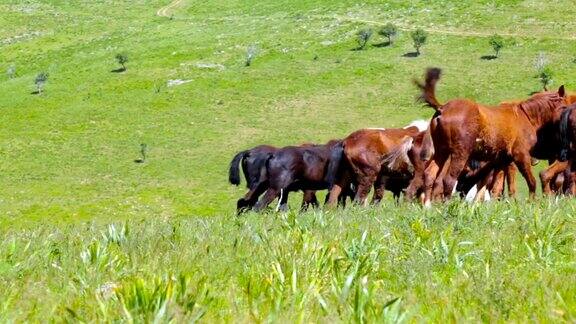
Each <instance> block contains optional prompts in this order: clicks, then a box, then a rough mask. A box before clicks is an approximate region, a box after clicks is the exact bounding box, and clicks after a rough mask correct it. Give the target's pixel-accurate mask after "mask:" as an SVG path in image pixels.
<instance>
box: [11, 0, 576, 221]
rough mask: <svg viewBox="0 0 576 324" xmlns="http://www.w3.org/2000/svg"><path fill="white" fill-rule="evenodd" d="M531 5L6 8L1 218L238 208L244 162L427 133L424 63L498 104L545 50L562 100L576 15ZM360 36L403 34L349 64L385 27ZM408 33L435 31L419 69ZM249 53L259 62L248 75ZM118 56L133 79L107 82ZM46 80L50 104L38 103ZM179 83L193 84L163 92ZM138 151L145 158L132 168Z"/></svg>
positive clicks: (35, 4)
mask: <svg viewBox="0 0 576 324" xmlns="http://www.w3.org/2000/svg"><path fill="white" fill-rule="evenodd" d="M538 3H539V2H536V1H534V2H530V1H516V2H510V1H501V2H486V3H482V2H478V1H475V2H471V1H468V2H457V1H454V2H451V1H442V2H438V3H437V4H435V5H427V4H426V2H422V3H420V4H410V5H408V4H406V3H405V2H404V1H389V2H384V3H377V2H369V3H367V4H364V5H357V4H355V3H354V2H352V1H340V2H334V1H328V2H322V1H300V2H286V3H282V2H278V1H257V2H256V1H254V2H251V1H250V2H245V1H213V2H210V4H197V3H194V2H192V1H182V2H181V3H180V4H179V5H176V6H175V7H173V9H171V10H169V11H168V12H169V14H170V15H173V19H169V18H166V17H159V16H157V15H156V13H157V11H158V10H159V9H160V8H162V7H163V6H165V5H167V3H166V2H165V1H146V2H144V1H130V2H118V1H115V2H113V3H112V2H108V1H91V2H90V3H84V4H72V3H70V2H67V1H30V2H28V3H21V2H19V1H12V2H8V3H3V4H2V5H1V8H2V11H1V12H2V16H3V18H5V19H2V20H1V22H0V24H1V26H2V28H1V34H0V38H1V39H2V52H1V54H0V55H1V57H2V60H1V70H4V71H5V70H6V69H8V67H9V66H12V65H13V66H15V67H16V78H14V79H11V80H8V79H7V76H6V75H3V76H2V82H0V107H1V109H2V115H1V117H0V118H1V121H2V136H1V137H0V152H1V156H2V157H3V158H2V159H1V160H0V180H1V182H2V183H3V184H4V185H3V186H2V187H1V188H0V195H1V197H2V198H3V199H2V200H3V201H2V204H1V205H0V212H1V213H2V214H4V215H7V217H5V219H8V220H13V219H22V218H24V219H45V218H50V219H70V220H77V219H103V218H106V219H117V218H118V217H121V218H124V217H131V216H135V215H136V214H138V215H140V214H146V215H150V216H152V215H156V214H159V213H161V214H168V215H173V216H190V215H213V214H215V213H221V212H229V211H230V210H231V209H233V206H234V202H233V200H234V199H233V198H236V197H237V196H239V195H241V193H242V190H241V189H235V188H233V187H231V186H229V185H228V184H227V183H226V182H225V179H226V175H225V174H226V168H227V164H228V162H229V160H230V159H231V157H232V155H233V154H234V153H235V152H237V151H239V150H241V149H244V148H247V147H250V146H252V145H256V144H260V143H269V144H275V145H287V144H294V143H300V142H322V141H325V140H327V139H331V138H338V137H343V136H345V135H346V134H348V133H350V132H351V131H353V130H355V129H358V128H361V127H368V126H383V127H395V126H402V125H404V124H406V123H408V122H409V121H411V120H413V119H415V118H428V117H429V116H430V115H431V111H429V110H427V109H426V108H421V107H420V106H419V105H417V104H415V103H414V96H415V90H414V89H413V87H412V85H411V83H410V80H411V79H412V78H414V77H420V76H421V74H422V72H423V70H424V68H425V67H427V66H430V65H434V66H440V67H443V68H444V69H445V77H444V79H443V80H442V84H441V86H440V89H439V96H440V97H441V98H452V97H455V96H464V97H469V98H473V99H476V100H479V101H482V102H485V103H497V102H499V101H501V100H507V99H512V98H523V97H525V96H526V95H527V94H528V93H530V92H531V91H534V90H537V89H538V87H539V85H538V82H537V80H535V79H534V78H533V76H534V74H535V72H534V69H533V61H534V59H535V57H536V56H537V54H538V53H539V52H540V51H544V52H546V53H547V56H548V57H549V59H550V64H551V66H552V68H553V70H554V71H555V76H554V81H555V85H559V84H560V83H565V84H566V85H567V86H568V87H569V88H571V89H573V88H576V84H574V83H575V82H574V81H573V80H574V79H573V78H571V76H573V75H574V71H575V69H576V64H574V63H573V62H572V61H573V58H574V56H575V55H576V51H574V49H575V48H574V46H575V43H576V41H573V40H570V38H571V37H572V35H571V33H570V31H571V30H573V29H574V27H575V26H574V24H575V23H574V22H573V20H572V19H569V18H570V17H571V16H572V15H571V14H570V13H575V11H576V6H575V5H573V4H571V2H569V1H556V2H553V3H551V4H548V6H549V13H545V14H542V13H541V10H540V6H539V5H538ZM363 21H372V22H375V23H385V22H389V21H392V22H395V23H397V24H398V25H399V26H402V27H403V28H405V29H404V30H402V32H401V34H400V35H399V37H398V41H397V43H396V44H395V45H394V46H392V47H383V48H378V47H372V46H370V47H369V48H368V49H367V50H365V51H351V49H353V48H354V47H355V46H356V43H355V33H356V32H357V31H358V29H360V28H364V27H372V28H375V29H376V28H377V27H378V26H377V25H376V24H375V23H367V22H363ZM511 21H513V22H514V23H513V24H511V23H510V22H511ZM415 27H422V28H425V29H427V30H429V31H430V36H429V41H428V44H427V45H426V46H425V47H424V48H423V55H422V56H421V57H418V58H406V57H403V56H402V55H403V54H405V53H407V52H411V51H412V47H411V41H410V39H409V35H408V31H409V30H410V29H412V28H415ZM494 32H501V33H503V34H513V33H517V35H516V36H514V37H512V36H507V37H508V38H507V44H506V45H507V46H506V47H505V48H504V50H503V52H502V55H501V58H499V59H497V60H492V61H485V60H481V59H480V57H481V56H482V55H488V54H491V49H490V48H489V46H488V44H487V38H486V37H485V36H487V35H491V34H492V33H494ZM460 34H461V35H460ZM471 35H476V36H471ZM380 42H382V40H381V39H379V38H378V37H377V36H375V37H374V39H373V41H372V43H376V44H377V43H380ZM251 44H255V45H256V46H257V48H258V54H257V57H256V59H255V61H254V63H253V66H251V67H249V68H246V67H244V66H243V65H244V58H245V55H246V48H247V47H248V46H249V45H251ZM119 52H123V53H126V54H127V55H128V57H129V60H130V61H129V62H128V64H127V66H128V70H127V71H126V72H125V73H111V72H110V71H111V70H114V69H116V68H118V67H119V66H118V64H117V63H116V62H115V60H114V56H115V55H116V54H117V53H119ZM315 57H316V59H314V58H315ZM205 66H209V68H206V67H205ZM211 66H216V68H210V67H211ZM41 71H45V72H47V73H49V80H48V82H47V85H46V89H45V93H44V94H43V95H41V96H38V95H32V94H31V92H32V91H33V90H34V84H33V80H34V77H35V76H36V74H37V73H39V72H41ZM175 79H182V80H190V82H189V83H186V84H183V85H180V86H175V87H167V86H166V84H167V82H168V80H175ZM158 87H160V92H159V93H157V92H156V89H157V88H158ZM141 143H145V144H147V145H148V148H149V159H148V161H147V162H146V163H144V164H135V163H133V160H134V159H136V158H138V157H139V148H140V144H141Z"/></svg>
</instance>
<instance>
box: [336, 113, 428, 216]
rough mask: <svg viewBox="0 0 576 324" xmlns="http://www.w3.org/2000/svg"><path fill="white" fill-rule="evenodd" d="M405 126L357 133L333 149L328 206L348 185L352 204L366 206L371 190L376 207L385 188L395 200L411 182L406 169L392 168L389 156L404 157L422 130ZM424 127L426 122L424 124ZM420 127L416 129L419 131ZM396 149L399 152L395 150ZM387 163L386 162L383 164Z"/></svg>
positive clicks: (410, 171)
mask: <svg viewBox="0 0 576 324" xmlns="http://www.w3.org/2000/svg"><path fill="white" fill-rule="evenodd" d="M418 124H420V126H408V127H406V128H391V129H382V128H380V129H378V128H376V129H361V130H358V131H356V132H354V133H352V134H350V135H348V137H346V138H345V139H344V140H343V141H342V144H341V145H339V146H336V147H334V150H333V152H332V153H333V155H332V159H331V161H330V166H329V167H328V168H329V175H330V183H331V190H330V195H329V199H328V205H330V206H334V205H335V204H336V200H337V197H338V196H339V195H340V193H341V191H342V189H343V188H347V187H348V186H349V185H350V184H354V185H356V187H357V191H356V197H355V198H354V200H355V201H356V202H357V203H360V204H364V205H365V204H366V203H367V198H368V193H369V192H370V189H371V188H372V186H374V189H375V190H374V195H373V199H372V202H373V203H378V202H379V201H380V200H381V199H382V197H383V195H384V190H385V189H386V188H388V189H389V190H391V191H392V192H393V193H394V196H395V197H398V196H399V195H400V193H401V192H402V190H403V189H404V188H406V187H407V186H408V183H409V181H410V179H412V172H413V170H411V169H410V165H409V164H406V163H403V164H401V165H392V163H393V161H402V160H404V161H405V160H406V159H395V158H391V157H390V153H392V152H397V153H396V154H404V155H405V154H407V151H408V150H409V148H410V147H411V144H412V137H413V136H416V135H417V134H418V133H420V131H421V129H420V128H423V126H421V124H422V123H418ZM424 124H425V126H424V127H426V126H427V122H424ZM419 127H420V128H419ZM399 146H401V147H402V148H401V149H400V150H396V149H397V148H398V147H399ZM387 160H388V162H386V161H387Z"/></svg>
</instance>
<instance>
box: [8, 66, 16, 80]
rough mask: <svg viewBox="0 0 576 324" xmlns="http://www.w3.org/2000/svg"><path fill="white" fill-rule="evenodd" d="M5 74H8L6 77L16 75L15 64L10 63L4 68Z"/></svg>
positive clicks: (11, 77)
mask: <svg viewBox="0 0 576 324" xmlns="http://www.w3.org/2000/svg"><path fill="white" fill-rule="evenodd" d="M6 75H7V76H8V79H14V78H15V77H16V66H15V65H10V66H9V67H8V69H7V70H6Z"/></svg>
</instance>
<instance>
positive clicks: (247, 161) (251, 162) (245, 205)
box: [228, 145, 318, 214]
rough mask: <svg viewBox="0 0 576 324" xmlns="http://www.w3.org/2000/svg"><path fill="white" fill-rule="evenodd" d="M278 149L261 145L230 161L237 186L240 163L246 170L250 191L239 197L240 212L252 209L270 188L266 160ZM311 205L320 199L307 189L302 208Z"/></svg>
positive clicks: (232, 179)
mask: <svg viewBox="0 0 576 324" xmlns="http://www.w3.org/2000/svg"><path fill="white" fill-rule="evenodd" d="M305 146H310V145H305ZM277 151H278V148H276V147H274V146H270V145H260V146H256V147H254V148H251V149H249V150H245V151H242V152H239V153H238V154H236V155H235V156H234V158H233V159H232V162H230V170H229V173H228V180H229V181H230V183H231V184H233V185H236V186H238V185H240V163H242V171H244V177H245V179H246V187H247V188H248V192H247V193H246V194H245V195H244V197H242V198H240V199H238V202H237V203H236V211H237V213H238V214H241V213H242V212H244V211H247V210H250V209H252V208H253V207H254V205H255V204H256V202H257V201H258V197H260V195H262V194H263V193H264V191H266V189H268V173H267V170H266V162H267V161H268V160H269V159H270V158H271V157H272V155H273V154H274V153H275V152H277ZM309 205H313V206H317V205H318V200H317V199H316V194H315V192H314V191H309V190H306V191H304V198H303V201H302V208H303V209H306V208H307V207H308V206H309Z"/></svg>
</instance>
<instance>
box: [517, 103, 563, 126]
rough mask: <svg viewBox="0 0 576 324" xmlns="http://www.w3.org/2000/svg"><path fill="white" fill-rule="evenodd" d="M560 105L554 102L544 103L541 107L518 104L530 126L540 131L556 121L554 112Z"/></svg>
mask: <svg viewBox="0 0 576 324" xmlns="http://www.w3.org/2000/svg"><path fill="white" fill-rule="evenodd" d="M557 107H558V105H555V104H553V103H552V102H543V103H541V104H539V105H533V104H528V103H526V102H523V103H520V104H518V106H517V108H518V109H519V110H521V111H522V112H523V113H524V115H525V116H526V118H527V119H528V121H529V122H530V124H532V126H534V128H536V129H539V128H541V127H543V126H545V125H546V124H548V123H550V122H552V121H553V120H554V110H555V109H556V108H557Z"/></svg>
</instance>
